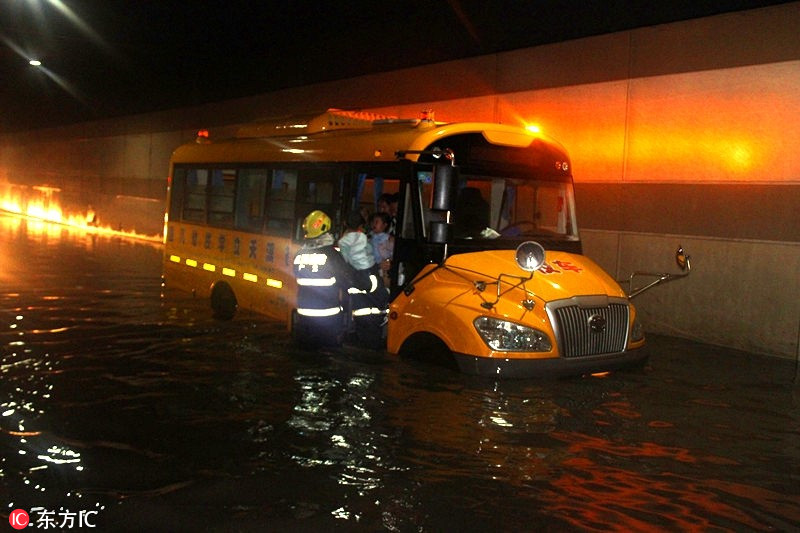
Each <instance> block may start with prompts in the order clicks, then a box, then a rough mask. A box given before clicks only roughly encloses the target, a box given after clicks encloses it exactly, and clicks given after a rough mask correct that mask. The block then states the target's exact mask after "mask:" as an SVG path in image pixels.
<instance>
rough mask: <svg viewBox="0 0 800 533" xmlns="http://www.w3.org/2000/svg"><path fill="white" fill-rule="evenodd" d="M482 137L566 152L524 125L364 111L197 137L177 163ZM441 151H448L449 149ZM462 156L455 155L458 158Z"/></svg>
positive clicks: (405, 151) (357, 154) (338, 154)
mask: <svg viewBox="0 0 800 533" xmlns="http://www.w3.org/2000/svg"><path fill="white" fill-rule="evenodd" d="M462 134H480V135H482V136H483V138H484V139H485V140H486V141H487V142H489V143H490V144H493V145H499V146H509V147H518V148H526V147H529V146H531V144H532V143H534V141H537V144H543V145H544V146H543V148H544V149H546V150H548V151H550V152H555V153H558V154H562V155H563V158H562V161H567V160H568V159H567V154H566V152H565V150H564V149H563V147H561V146H560V145H559V144H558V143H557V142H555V141H553V140H552V139H550V138H548V137H547V136H545V135H543V134H541V133H535V132H530V131H528V130H526V129H525V128H522V127H517V126H509V125H505V124H493V123H481V122H454V123H439V122H434V121H433V120H431V119H428V118H421V119H399V118H395V117H389V116H385V115H377V114H373V113H364V112H348V111H340V110H333V109H331V110H328V111H326V112H325V113H322V114H317V115H309V116H303V117H290V118H287V119H282V120H271V121H264V122H257V123H254V124H250V125H246V126H243V127H241V128H240V129H239V131H238V132H237V133H236V136H235V137H232V138H227V139H220V140H213V139H209V138H208V137H201V136H198V138H197V140H196V141H195V142H190V143H187V144H184V145H182V146H180V147H178V148H177V149H176V150H175V152H174V153H173V154H172V162H173V163H209V164H211V163H245V162H254V163H255V162H271V161H276V162H278V161H280V162H285V161H296V162H302V161H309V162H316V163H320V162H326V161H330V162H341V161H374V162H377V161H396V160H397V159H398V153H400V154H401V155H400V157H401V158H405V159H408V160H410V161H417V160H418V159H419V155H420V154H419V151H422V150H425V149H426V148H428V147H429V146H431V145H434V144H435V143H437V141H439V140H440V139H444V138H447V137H450V136H455V135H462ZM441 148H442V149H445V148H447V146H446V143H445V145H442V146H441ZM457 157H458V155H457V154H456V158H457Z"/></svg>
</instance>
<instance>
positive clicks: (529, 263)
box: [517, 241, 544, 272]
mask: <svg viewBox="0 0 800 533" xmlns="http://www.w3.org/2000/svg"><path fill="white" fill-rule="evenodd" d="M517 264H518V265H519V267H520V268H521V269H522V270H524V271H526V272H533V271H534V270H539V268H541V266H542V265H543V264H544V248H543V247H542V245H541V244H539V243H538V242H534V241H526V242H523V243H522V244H520V245H519V246H517Z"/></svg>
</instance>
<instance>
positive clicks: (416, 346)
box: [400, 333, 458, 369]
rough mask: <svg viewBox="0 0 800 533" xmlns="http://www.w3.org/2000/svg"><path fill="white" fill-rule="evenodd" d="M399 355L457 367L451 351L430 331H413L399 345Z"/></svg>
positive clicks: (448, 366) (452, 367) (433, 363)
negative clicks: (412, 333) (413, 332)
mask: <svg viewBox="0 0 800 533" xmlns="http://www.w3.org/2000/svg"><path fill="white" fill-rule="evenodd" d="M400 356H401V357H407V358H409V359H415V360H418V361H423V362H425V363H429V364H432V365H434V366H441V367H445V368H450V369H457V368H458V363H457V362H456V359H455V357H454V356H453V352H451V351H450V348H448V347H447V345H446V344H445V343H444V341H442V340H441V339H440V338H439V337H437V336H436V335H433V334H432V333H415V334H414V335H412V336H411V337H409V338H408V339H406V341H405V342H404V343H403V345H402V346H401V347H400Z"/></svg>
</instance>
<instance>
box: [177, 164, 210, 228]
mask: <svg viewBox="0 0 800 533" xmlns="http://www.w3.org/2000/svg"><path fill="white" fill-rule="evenodd" d="M207 186H208V169H205V168H190V169H188V170H187V172H186V189H185V190H184V193H185V194H184V199H183V220H187V221H190V222H201V223H205V221H206V187H207Z"/></svg>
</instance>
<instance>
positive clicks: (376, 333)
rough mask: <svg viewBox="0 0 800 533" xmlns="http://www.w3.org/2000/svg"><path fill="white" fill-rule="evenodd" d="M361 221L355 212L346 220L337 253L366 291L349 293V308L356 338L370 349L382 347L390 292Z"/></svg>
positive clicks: (358, 214) (349, 291)
mask: <svg viewBox="0 0 800 533" xmlns="http://www.w3.org/2000/svg"><path fill="white" fill-rule="evenodd" d="M363 227H364V218H363V217H362V216H361V214H360V213H358V212H356V211H354V212H352V213H350V215H349V216H348V217H347V221H346V223H345V229H344V232H343V233H342V236H341V237H340V238H339V251H340V252H341V253H342V256H343V257H344V259H345V261H347V262H348V263H349V264H350V265H352V266H353V268H355V269H356V270H357V273H358V275H359V276H360V277H362V280H363V281H362V285H363V286H369V287H370V288H369V289H367V290H358V289H355V288H353V289H350V290H348V293H349V294H350V306H351V311H352V313H353V324H354V326H355V334H356V338H357V339H358V341H359V344H362V345H364V346H367V347H369V348H376V349H377V348H381V347H382V345H383V324H384V319H385V318H386V311H387V308H388V305H389V290H388V289H387V288H386V287H385V286H384V284H383V279H382V277H381V272H380V269H379V268H378V265H377V264H375V258H374V256H373V255H372V246H371V245H370V243H369V241H368V240H367V235H366V234H365V233H364V232H363Z"/></svg>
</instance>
